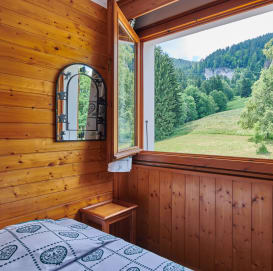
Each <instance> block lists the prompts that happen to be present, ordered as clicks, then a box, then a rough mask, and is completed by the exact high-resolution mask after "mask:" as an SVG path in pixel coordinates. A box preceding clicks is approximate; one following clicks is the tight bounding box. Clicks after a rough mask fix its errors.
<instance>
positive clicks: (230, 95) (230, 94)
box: [222, 80, 234, 101]
mask: <svg viewBox="0 0 273 271" xmlns="http://www.w3.org/2000/svg"><path fill="white" fill-rule="evenodd" d="M222 84H223V90H222V91H223V93H224V94H225V95H226V96H227V98H228V100H229V101H230V100H232V99H233V97H234V93H233V90H232V88H231V87H230V85H229V84H228V83H227V81H225V80H223V81H222Z"/></svg>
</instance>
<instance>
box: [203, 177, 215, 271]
mask: <svg viewBox="0 0 273 271" xmlns="http://www.w3.org/2000/svg"><path fill="white" fill-rule="evenodd" d="M215 208H216V204H215V179H214V178H209V177H201V178H200V269H201V270H211V271H213V270H215V230H216V229H215Z"/></svg>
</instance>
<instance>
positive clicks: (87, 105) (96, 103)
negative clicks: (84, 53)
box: [56, 64, 106, 141]
mask: <svg viewBox="0 0 273 271" xmlns="http://www.w3.org/2000/svg"><path fill="white" fill-rule="evenodd" d="M56 98H57V140H58V141H71V140H75V141H78V140H103V139H105V106H106V100H105V85H104V82H103V79H102V78H101V76H100V75H99V74H98V73H97V72H96V71H95V70H94V69H93V68H92V67H89V66H87V65H85V64H72V65H70V66H68V67H66V68H65V69H63V70H62V71H61V72H60V75H59V78H58V83H57V95H56Z"/></svg>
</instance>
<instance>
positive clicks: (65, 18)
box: [0, 0, 106, 38]
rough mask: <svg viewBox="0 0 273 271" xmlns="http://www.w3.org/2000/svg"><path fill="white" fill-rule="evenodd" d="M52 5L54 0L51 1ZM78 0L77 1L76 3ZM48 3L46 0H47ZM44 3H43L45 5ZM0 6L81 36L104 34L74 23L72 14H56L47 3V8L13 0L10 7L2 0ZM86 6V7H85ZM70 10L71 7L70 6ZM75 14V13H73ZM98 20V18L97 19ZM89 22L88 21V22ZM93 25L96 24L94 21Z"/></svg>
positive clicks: (103, 18)
mask: <svg viewBox="0 0 273 271" xmlns="http://www.w3.org/2000/svg"><path fill="white" fill-rule="evenodd" d="M52 2H53V5H54V2H56V1H52ZM78 2H80V1H77V3H78ZM47 3H48V1H47ZM45 4H46V3H44V5H45ZM0 6H1V7H5V8H7V9H10V10H12V11H14V12H16V13H18V14H21V15H24V16H27V17H29V18H32V19H35V20H36V21H38V22H43V23H46V24H48V25H52V26H55V27H56V28H59V29H62V30H66V31H68V32H70V33H77V34H78V35H80V36H81V37H83V38H84V37H86V38H87V37H90V36H92V35H101V36H105V32H104V33H102V34H100V33H99V32H97V31H94V30H93V29H92V28H90V27H88V26H86V25H85V24H83V23H81V22H79V23H75V22H74V20H73V19H74V18H72V17H73V16H70V14H68V13H67V14H61V15H59V14H57V13H56V12H55V7H56V6H55V7H53V8H50V7H49V5H48V6H47V8H44V7H40V6H38V5H34V4H33V3H29V2H27V1H20V0H14V1H13V5H12V7H11V5H10V2H9V1H8V0H2V1H1V3H0ZM87 8H88V7H87ZM70 10H71V8H70ZM74 14H75V13H74ZM105 18H106V17H105V16H103V17H101V18H100V19H101V20H105ZM80 19H81V16H78V18H76V19H75V20H80ZM98 19H99V18H98ZM98 21H99V20H98ZM89 23H90V22H89ZM95 25H98V24H96V23H95Z"/></svg>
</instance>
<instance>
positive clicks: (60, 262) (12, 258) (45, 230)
mask: <svg viewBox="0 0 273 271" xmlns="http://www.w3.org/2000/svg"><path fill="white" fill-rule="evenodd" d="M13 270H20V271H32V270H50V271H51V270H64V271H84V270H86V271H89V270H90V271H91V270H92V271H144V270H145V271H184V270H185V271H186V270H187V271H190V269H187V268H185V267H182V266H181V265H178V264H175V263H173V262H171V261H169V260H167V259H164V258H162V257H160V256H158V255H156V254H154V253H151V252H149V251H147V250H144V249H142V248H140V247H138V246H135V245H132V244H130V243H127V242H125V241H124V240H122V239H120V238H116V237H114V236H112V235H109V234H105V233H103V232H101V231H99V230H96V229H94V228H92V227H89V226H87V225H85V224H82V223H80V222H77V221H75V220H73V219H60V220H56V221H54V220H48V219H47V220H35V221H30V222H26V223H22V224H17V225H13V226H9V227H6V228H4V229H3V230H0V271H13Z"/></svg>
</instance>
